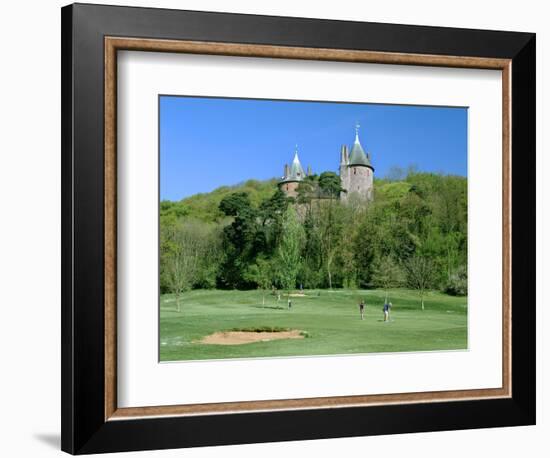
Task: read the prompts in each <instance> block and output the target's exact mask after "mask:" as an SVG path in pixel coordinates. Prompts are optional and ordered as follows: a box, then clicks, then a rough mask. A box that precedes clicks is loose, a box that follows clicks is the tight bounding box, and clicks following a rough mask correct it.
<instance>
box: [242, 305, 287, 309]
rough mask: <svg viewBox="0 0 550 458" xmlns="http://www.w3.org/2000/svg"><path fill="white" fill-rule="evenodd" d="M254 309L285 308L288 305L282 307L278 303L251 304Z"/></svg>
mask: <svg viewBox="0 0 550 458" xmlns="http://www.w3.org/2000/svg"><path fill="white" fill-rule="evenodd" d="M251 307H254V308H255V309H268V310H287V308H288V307H282V306H279V305H251Z"/></svg>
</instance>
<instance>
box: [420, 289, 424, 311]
mask: <svg viewBox="0 0 550 458" xmlns="http://www.w3.org/2000/svg"><path fill="white" fill-rule="evenodd" d="M420 303H421V304H422V310H424V293H422V294H421V295H420Z"/></svg>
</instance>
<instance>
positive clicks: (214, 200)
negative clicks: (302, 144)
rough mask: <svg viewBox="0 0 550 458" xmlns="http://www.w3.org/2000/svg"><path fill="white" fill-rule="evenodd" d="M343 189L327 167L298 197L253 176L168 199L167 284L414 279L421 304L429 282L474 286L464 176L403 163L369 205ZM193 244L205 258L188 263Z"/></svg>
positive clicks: (164, 236)
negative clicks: (469, 276)
mask: <svg viewBox="0 0 550 458" xmlns="http://www.w3.org/2000/svg"><path fill="white" fill-rule="evenodd" d="M340 191H341V188H340V180H339V178H338V176H337V175H336V174H334V173H332V172H325V173H323V174H321V175H320V176H311V177H308V178H307V179H306V180H304V181H303V182H302V183H301V184H300V186H299V187H298V195H297V197H296V199H289V198H287V197H286V196H285V194H284V193H282V192H281V191H279V190H277V187H276V184H275V182H274V181H268V182H257V181H252V180H251V181H248V182H246V183H244V184H243V185H241V186H239V187H233V188H229V187H223V188H220V189H218V190H216V191H214V192H212V193H210V194H201V195H199V196H193V197H191V198H189V199H185V200H183V201H181V202H162V203H161V206H160V213H161V215H160V217H161V289H162V290H163V291H173V292H176V291H183V290H185V289H187V288H211V287H218V288H238V289H248V288H260V289H262V290H264V291H266V290H268V289H271V288H272V287H275V288H281V289H284V290H287V291H288V290H290V289H293V288H295V287H297V286H298V285H300V284H302V285H303V286H304V287H305V288H326V287H328V288H332V287H349V288H355V287H361V288H365V287H366V288H370V287H377V288H383V289H386V290H387V289H389V288H393V287H397V286H401V285H407V286H409V287H413V288H415V289H417V290H418V291H419V295H420V302H421V304H423V300H422V298H423V294H424V291H425V290H427V289H441V290H443V291H446V292H448V293H450V294H460V295H462V294H467V181H466V179H465V178H463V177H457V176H446V175H439V174H431V173H418V172H416V171H415V170H414V169H410V170H408V171H407V172H404V171H402V170H396V171H394V172H392V174H391V179H386V180H375V195H374V201H373V202H370V203H369V204H365V203H364V202H362V201H360V200H358V199H355V198H354V196H353V195H350V196H348V199H347V202H346V203H345V204H343V203H342V202H340V199H339V195H340ZM177 237H180V238H179V239H178V238H177ZM178 240H179V241H178ZM182 240H183V241H184V242H182ZM190 240H191V241H190ZM180 243H183V244H184V248H178V247H177V246H178V244H180ZM189 246H191V247H194V248H193V249H191V251H189V249H188V248H187V247H189ZM190 252H191V253H192V254H191V260H192V259H195V260H196V265H195V264H194V263H193V262H191V261H190V260H189V259H187V261H185V263H183V264H182V262H183V261H181V259H180V256H184V257H185V256H187V258H189V256H190V254H189V253H190ZM193 256H195V258H193ZM178 260H179V261H178ZM182 265H183V266H184V271H186V272H187V274H183V273H181V272H183V271H182ZM192 266H195V267H193V268H192ZM185 269H186V270H185ZM177 272H179V273H177ZM181 275H185V276H186V279H185V281H183V282H181V280H180V283H178V281H174V280H175V277H178V276H181Z"/></svg>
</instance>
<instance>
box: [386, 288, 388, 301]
mask: <svg viewBox="0 0 550 458" xmlns="http://www.w3.org/2000/svg"><path fill="white" fill-rule="evenodd" d="M385 302H386V304H387V303H388V290H387V289H386V300H385Z"/></svg>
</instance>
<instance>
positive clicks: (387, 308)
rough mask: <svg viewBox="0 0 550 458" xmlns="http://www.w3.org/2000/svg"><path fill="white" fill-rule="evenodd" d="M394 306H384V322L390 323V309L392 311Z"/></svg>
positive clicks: (388, 303) (387, 303)
mask: <svg viewBox="0 0 550 458" xmlns="http://www.w3.org/2000/svg"><path fill="white" fill-rule="evenodd" d="M391 307H392V305H391V302H386V303H385V304H384V308H383V310H384V322H388V321H390V309H391Z"/></svg>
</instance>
